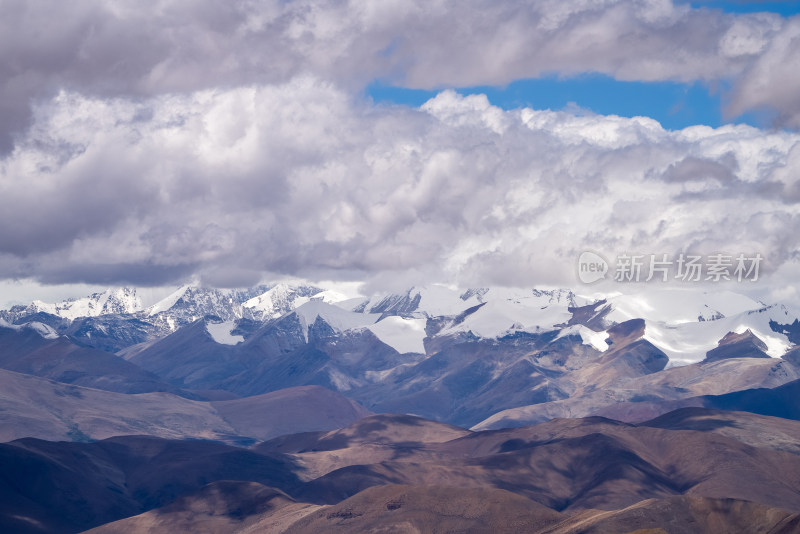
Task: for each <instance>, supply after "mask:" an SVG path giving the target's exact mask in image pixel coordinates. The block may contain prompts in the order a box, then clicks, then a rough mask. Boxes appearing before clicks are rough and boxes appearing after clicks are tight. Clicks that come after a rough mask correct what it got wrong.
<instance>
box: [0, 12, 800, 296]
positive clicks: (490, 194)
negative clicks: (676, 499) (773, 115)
mask: <svg viewBox="0 0 800 534" xmlns="http://www.w3.org/2000/svg"><path fill="white" fill-rule="evenodd" d="M799 24H800V18H798V17H795V18H794V19H781V18H780V17H778V16H774V15H766V14H756V15H746V16H737V17H734V16H732V15H727V14H724V13H721V12H718V11H710V10H690V9H688V8H687V7H676V6H673V5H672V4H671V3H670V2H662V1H651V2H646V1H639V2H614V1H608V2H570V3H564V2H556V1H553V2H547V1H545V2H512V1H509V2H472V3H469V5H465V3H462V2H451V1H426V2H421V1H420V2H389V1H387V2H357V1H352V2H345V1H328V2H282V1H281V2H279V1H275V2H255V1H239V2H178V1H152V2H149V3H148V5H147V7H146V8H143V7H142V4H141V3H137V4H135V5H133V4H131V3H127V2H94V1H88V0H87V1H82V2H74V3H73V2H71V3H69V5H67V4H65V3H63V2H51V3H48V2H36V3H33V4H31V3H29V2H22V1H19V2H16V1H8V2H3V3H2V4H0V80H2V82H0V102H2V104H0V124H2V125H3V126H2V131H0V138H1V139H0V151H4V152H5V154H6V155H5V156H4V157H3V159H2V160H0V228H1V229H2V230H0V278H13V277H28V276H32V277H34V278H36V279H38V280H40V281H42V282H45V283H71V282H87V283H137V284H142V285H150V284H162V283H170V282H173V281H176V280H179V279H181V278H186V277H189V276H192V275H199V276H201V277H203V279H204V280H206V281H208V282H209V283H212V284H219V285H237V284H247V283H251V282H254V281H256V280H258V279H260V278H262V277H263V276H264V275H265V273H280V274H291V275H303V276H311V277H340V278H348V277H350V278H358V277H360V278H364V277H377V278H392V279H394V280H403V281H405V280H406V278H408V279H409V281H412V282H416V281H419V280H418V279H426V280H438V281H456V282H459V283H462V284H465V285H476V284H481V285H483V284H506V285H525V286H530V285H534V284H540V283H549V284H573V283H574V282H575V276H574V272H573V270H572V269H573V266H574V262H575V260H576V258H577V256H578V255H579V254H580V252H581V251H583V250H585V249H587V248H590V249H593V250H598V251H602V252H604V253H606V254H610V255H613V254H617V253H622V252H626V251H627V252H631V251H638V252H641V253H645V254H649V253H654V254H655V253H670V254H671V253H676V252H679V251H685V250H693V251H697V252H702V253H711V252H715V251H727V252H731V253H738V252H745V253H751V252H761V253H762V254H764V255H765V256H766V257H767V261H766V262H765V269H767V271H768V272H769V273H772V276H773V282H774V281H775V280H790V279H792V277H794V276H796V274H798V273H797V272H796V257H795V256H796V254H797V252H796V251H797V250H798V245H800V243H798V239H800V238H798V237H797V236H798V235H800V232H798V230H800V227H799V226H798V209H797V206H798V204H797V203H798V201H800V185H798V179H799V178H800V144H798V141H799V140H800V137H798V135H797V134H795V133H791V132H789V131H775V132H771V133H770V132H765V131H763V130H758V129H754V128H750V127H745V126H725V127H722V128H718V129H711V128H706V127H694V128H688V129H685V130H682V131H677V132H671V131H665V130H663V129H662V128H661V127H660V126H659V125H658V124H657V123H656V122H654V121H652V120H649V119H646V118H634V119H625V118H619V117H607V116H596V115H591V114H587V113H581V112H580V110H578V111H577V112H572V113H567V112H551V111H537V110H531V109H523V110H515V111H503V110H500V109H498V108H495V107H493V106H491V105H490V103H489V102H488V101H487V100H486V98H485V97H482V96H470V97H462V96H460V95H458V94H457V93H455V92H453V91H443V92H442V93H440V94H439V95H438V96H437V97H436V98H434V99H433V100H431V101H429V102H428V103H426V104H425V105H424V106H423V107H422V108H421V109H418V110H414V109H408V108H404V107H382V106H379V107H376V106H374V105H373V104H372V103H371V102H369V101H366V100H364V99H363V97H360V96H359V95H360V92H361V90H362V89H363V86H364V85H365V84H366V83H368V82H370V81H371V80H373V79H375V78H382V79H385V80H389V81H392V82H395V83H399V84H403V85H405V86H408V87H424V88H432V87H441V86H466V85H476V84H495V83H498V84H499V83H506V82H508V81H511V80H514V79H519V78H523V77H531V76H537V75H541V74H543V73H549V72H558V73H562V74H575V73H581V72H589V71H591V72H603V73H607V74H610V75H612V76H615V77H616V78H618V79H626V80H634V79H635V80H686V81H690V80H704V81H707V82H709V83H715V82H720V81H726V82H727V81H732V82H731V83H732V87H733V90H732V93H731V94H730V103H729V106H730V111H731V112H732V113H740V112H743V111H747V110H751V109H758V108H761V107H768V106H772V107H774V108H776V111H777V112H778V118H779V120H780V121H781V124H783V125H788V126H794V127H797V126H800V101H798V100H797V99H796V98H795V97H794V95H796V94H798V91H800V75H798V74H797V70H796V69H793V67H792V65H793V64H796V62H797V52H796V50H798V49H800V47H798V46H796V44H797V39H798V35H800V33H799V32H800V30H799V29H798V28H800V26H798V25H799ZM32 31H35V33H34V34H33V35H35V37H36V38H32V37H31V35H32V34H31V32H32Z"/></svg>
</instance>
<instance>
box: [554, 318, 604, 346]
mask: <svg viewBox="0 0 800 534" xmlns="http://www.w3.org/2000/svg"><path fill="white" fill-rule="evenodd" d="M574 335H577V336H580V338H581V339H582V340H583V344H584V345H589V346H592V347H594V348H596V349H597V350H599V351H600V352H605V351H606V350H608V343H606V339H608V334H607V333H606V332H605V331H603V332H595V331H594V330H591V329H589V328H586V327H585V326H583V325H582V324H576V325H573V326H568V327H567V328H564V329H562V330H561V332H559V333H558V335H557V336H556V337H555V339H553V341H555V340H556V339H561V338H562V337H566V336H574Z"/></svg>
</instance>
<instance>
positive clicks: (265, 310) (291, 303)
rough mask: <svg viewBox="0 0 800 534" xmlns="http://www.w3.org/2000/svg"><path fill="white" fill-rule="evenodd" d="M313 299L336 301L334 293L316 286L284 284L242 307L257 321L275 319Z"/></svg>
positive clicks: (250, 300) (245, 303) (276, 286)
mask: <svg viewBox="0 0 800 534" xmlns="http://www.w3.org/2000/svg"><path fill="white" fill-rule="evenodd" d="M326 297H327V298H326ZM311 298H319V299H322V300H325V301H326V302H330V301H332V300H336V297H335V296H334V294H333V292H326V291H323V290H322V289H320V288H318V287H314V286H308V285H302V284H294V283H285V282H284V283H280V284H276V285H275V286H273V287H271V288H270V289H268V290H267V291H265V292H264V293H262V294H260V295H258V296H256V297H253V298H251V299H249V300H247V301H246V302H244V303H243V304H242V307H243V308H245V309H247V310H248V311H249V312H250V313H251V314H252V315H253V317H254V318H255V319H260V320H266V319H275V318H278V317H280V316H281V315H283V314H285V313H288V312H290V311H292V310H294V309H295V308H297V307H298V306H301V305H303V304H305V303H306V302H308V301H309V300H311ZM338 300H343V299H338Z"/></svg>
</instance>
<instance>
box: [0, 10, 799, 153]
mask: <svg viewBox="0 0 800 534" xmlns="http://www.w3.org/2000/svg"><path fill="white" fill-rule="evenodd" d="M798 24H800V18H797V17H795V18H794V19H789V20H785V19H782V18H781V17H779V16H777V15H772V14H763V13H762V14H747V15H736V16H734V15H730V14H725V13H723V12H721V11H717V10H705V9H702V10H697V9H690V8H689V7H688V6H686V5H680V6H676V5H673V4H672V3H671V2H670V1H669V0H634V1H623V0H604V1H601V2H594V1H593V2H588V1H582V0H576V1H572V2H563V1H562V0H544V1H538V2H517V1H509V2H496V1H489V0H481V1H477V2H468V3H464V2H457V1H456V0H413V1H403V2H395V1H384V2H362V1H360V0H349V1H346V0H323V1H319V0H313V1H311V0H295V1H288V2H287V1H280V0H271V1H270V0H266V1H254V0H240V1H236V2H220V1H216V0H199V1H196V2H184V1H180V0H160V1H155V0H152V1H150V2H147V3H145V4H142V3H141V2H137V3H130V2H105V1H102V0H76V1H74V2H69V3H68V4H67V3H65V2H61V1H57V0H43V1H39V2H35V3H31V2H25V1H23V0H9V1H6V2H3V3H2V5H0V125H2V126H1V127H0V154H4V153H9V152H10V151H11V150H12V149H13V147H14V143H15V139H18V138H19V137H20V136H24V134H25V131H26V129H27V127H28V126H29V125H30V124H31V121H32V115H31V109H32V108H31V102H32V101H33V102H36V101H39V100H43V101H47V100H49V99H50V98H52V97H53V96H54V95H56V94H57V93H58V92H59V91H61V90H66V91H69V92H76V93H79V94H82V95H84V96H87V97H93V98H115V97H120V98H131V99H133V98H149V97H153V96H159V95H166V94H176V93H180V94H189V93H193V92H197V91H202V90H206V89H214V88H219V89H226V88H233V87H242V86H248V85H265V84H281V83H286V82H288V81H289V80H291V79H293V78H295V77H297V76H299V75H304V74H305V75H312V76H315V77H318V78H321V79H325V80H328V81H331V82H333V83H335V84H337V85H338V86H340V87H342V88H344V89H346V90H348V91H359V90H361V89H363V87H364V86H365V85H366V84H367V83H369V82H370V81H372V80H374V79H382V80H384V81H385V82H387V83H396V84H399V85H402V86H406V87H412V88H443V87H465V86H475V85H490V84H491V85H497V84H505V83H508V82H511V81H513V80H516V79H521V78H532V77H538V76H541V75H544V74H551V73H557V74H559V75H565V76H569V75H576V74H581V73H586V72H595V73H604V74H607V75H610V76H613V77H615V78H617V79H619V80H643V81H663V80H671V81H687V82H694V81H698V80H700V81H704V82H707V83H709V84H716V83H717V82H719V81H725V80H733V81H734V87H735V93H734V97H733V98H732V102H731V105H730V107H729V111H730V112H731V113H732V114H734V115H735V114H738V113H741V112H743V111H747V110H749V109H753V108H761V107H763V106H767V107H770V108H776V112H777V113H778V118H779V121H780V122H779V124H780V125H785V126H791V127H797V124H798V119H797V116H798V109H797V107H796V101H797V100H796V99H795V98H793V95H794V94H796V92H797V83H799V82H798V81H797V77H796V76H795V74H794V70H792V67H791V65H792V64H793V61H794V59H795V58H796V55H795V53H794V51H795V50H796V49H797V47H796V46H793V45H794V44H795V41H796V38H797V31H798V30H797V28H798ZM794 62H796V61H794ZM795 70H796V69H795Z"/></svg>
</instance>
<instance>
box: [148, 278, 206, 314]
mask: <svg viewBox="0 0 800 534" xmlns="http://www.w3.org/2000/svg"><path fill="white" fill-rule="evenodd" d="M190 287H196V286H195V285H194V284H187V285H184V286H181V287H179V288H178V289H176V290H175V291H173V292H172V293H170V294H169V295H167V296H166V297H164V298H163V299H161V300H159V301H158V302H156V303H155V304H153V305H152V306H150V307H149V308H147V315H156V314H159V313H161V312H165V311H167V310H169V309H171V308H172V307H173V306H175V304H176V303H177V302H178V301H179V300H180V299H181V298H183V296H184V295H185V294H186V292H187V291H188V290H189V288H190Z"/></svg>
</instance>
